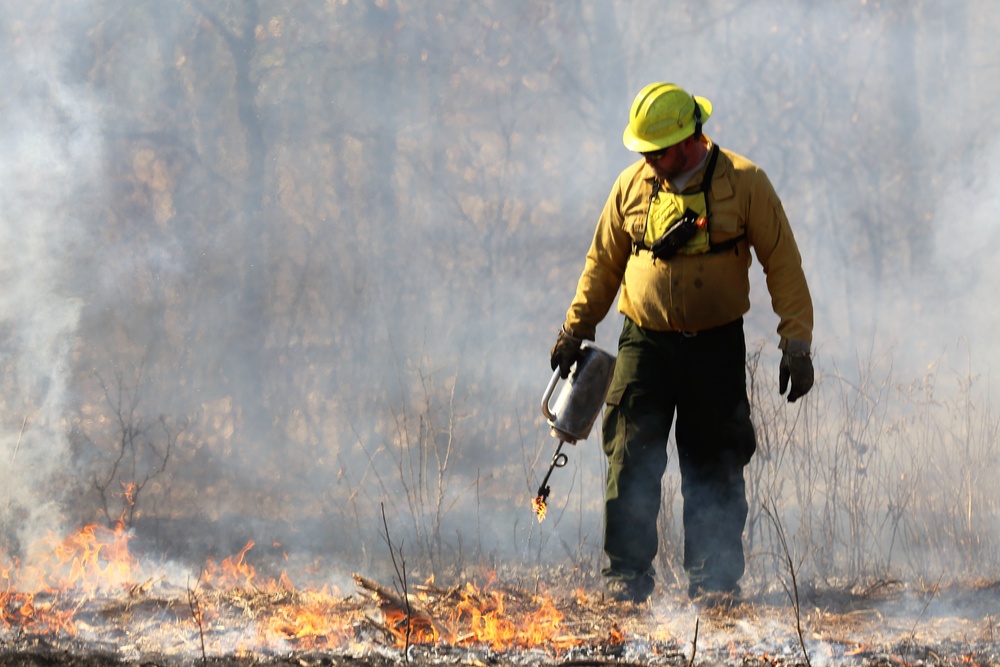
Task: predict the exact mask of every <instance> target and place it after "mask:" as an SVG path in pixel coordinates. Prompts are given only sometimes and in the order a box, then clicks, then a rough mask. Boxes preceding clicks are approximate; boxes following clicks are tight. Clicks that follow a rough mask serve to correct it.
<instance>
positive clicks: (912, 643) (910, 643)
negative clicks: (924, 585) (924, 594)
mask: <svg viewBox="0 0 1000 667" xmlns="http://www.w3.org/2000/svg"><path fill="white" fill-rule="evenodd" d="M942 578H944V572H943V571H942V572H941V574H940V575H939V576H938V579H937V581H935V582H934V587H933V588H932V589H931V594H930V596H928V598H927V602H925V603H924V608H923V609H921V610H920V613H919V614H917V618H916V619H915V620H914V621H913V627H911V628H910V636H909V637H907V638H906V641H905V642H903V646H902V648H903V650H904V652H903V655H902V656H900V657H902V658H903V659H904V660H905V659H906V654H907V653H909V652H910V648H911V647H916V644H917V642H916V637H917V624H919V623H920V619H922V618H923V617H924V614H925V613H927V608H928V607H930V606H931V602H933V601H934V598H935V596H937V592H938V589H939V587H940V585H941V579H942Z"/></svg>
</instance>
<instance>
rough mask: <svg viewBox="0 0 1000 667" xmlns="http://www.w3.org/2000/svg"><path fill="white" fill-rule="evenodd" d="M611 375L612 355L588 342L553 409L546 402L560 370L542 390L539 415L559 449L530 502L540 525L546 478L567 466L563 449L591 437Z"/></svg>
mask: <svg viewBox="0 0 1000 667" xmlns="http://www.w3.org/2000/svg"><path fill="white" fill-rule="evenodd" d="M614 371H615V357H614V355H611V354H608V353H607V352H605V351H604V350H602V349H601V348H599V347H597V346H596V345H594V344H593V343H591V342H590V341H584V342H583V344H582V345H581V346H580V357H579V358H578V359H577V360H576V363H575V364H573V369H572V371H571V372H570V374H569V377H568V378H567V379H566V382H565V384H563V387H562V390H560V392H559V396H558V397H557V398H556V402H555V405H554V406H552V407H549V400H550V399H551V398H552V394H553V392H554V391H555V388H556V385H557V384H559V380H560V373H559V369H558V368H557V369H556V370H555V372H554V373H553V374H552V379H551V380H549V384H548V386H547V387H546V388H545V395H544V396H542V414H543V415H545V418H546V419H548V421H549V426H550V427H551V434H552V437H554V438H556V439H557V440H558V441H559V445H558V446H557V447H556V451H555V454H553V455H552V462H551V463H550V464H549V469H548V472H546V473H545V477H544V478H543V479H542V483H541V485H539V487H538V495H537V497H535V498H533V499H532V500H531V508H532V509H533V510H534V511H535V514H536V515H537V516H538V520H539V521H542V520H544V519H545V512H546V509H547V507H546V502H547V500H548V497H549V492H550V491H551V488H550V487H549V477H551V476H552V472H553V471H554V470H555V469H556V468H562V467H563V466H565V465H566V464H567V463H568V462H569V457H568V456H566V454H565V453H563V451H562V448H563V445H565V444H566V443H569V444H571V445H575V444H576V443H577V441H578V440H586V439H587V436H589V435H590V429H591V428H592V427H593V426H594V422H595V421H597V415H599V414H600V412H601V408H602V407H603V406H604V399H605V397H606V396H607V393H608V388H609V387H610V386H611V378H612V377H613V376H614Z"/></svg>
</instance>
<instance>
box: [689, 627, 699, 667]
mask: <svg viewBox="0 0 1000 667" xmlns="http://www.w3.org/2000/svg"><path fill="white" fill-rule="evenodd" d="M700 621H701V619H700V618H696V619H694V639H692V640H691V659H690V660H688V667H694V657H695V656H696V655H698V623H699V622H700Z"/></svg>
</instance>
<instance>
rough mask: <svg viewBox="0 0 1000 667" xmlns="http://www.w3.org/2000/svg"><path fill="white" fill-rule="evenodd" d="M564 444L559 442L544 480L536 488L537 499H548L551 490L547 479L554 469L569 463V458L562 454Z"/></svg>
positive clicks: (563, 441) (561, 441)
mask: <svg viewBox="0 0 1000 667" xmlns="http://www.w3.org/2000/svg"><path fill="white" fill-rule="evenodd" d="M565 444H566V441H565V440H560V441H559V446H558V447H556V452H555V454H553V455H552V463H551V464H549V470H548V472H546V473H545V478H544V479H542V483H541V484H540V485H539V487H538V497H539V498H542V499H545V498H548V497H549V492H550V491H551V490H552V489H551V488H549V477H551V476H552V471H553V470H555V469H556V468H562V467H563V466H564V465H566V463H567V462H568V461H569V457H567V456H566V455H565V454H563V453H562V446H563V445H565Z"/></svg>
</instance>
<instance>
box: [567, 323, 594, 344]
mask: <svg viewBox="0 0 1000 667" xmlns="http://www.w3.org/2000/svg"><path fill="white" fill-rule="evenodd" d="M595 329H596V327H589V328H588V327H581V326H577V327H576V328H575V329H574V328H573V327H571V326H570V325H569V324H563V325H562V330H563V332H565V333H567V334H569V335H570V336H572V337H573V338H579V339H581V340H590V341H592V340H594V338H595V334H596V333H597V331H596V330H595Z"/></svg>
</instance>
